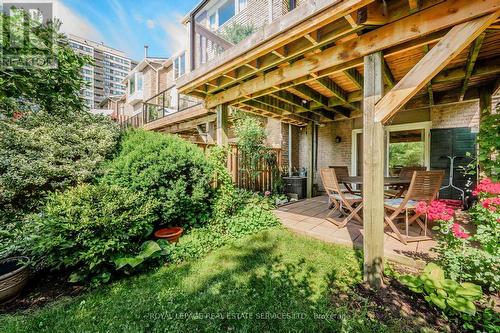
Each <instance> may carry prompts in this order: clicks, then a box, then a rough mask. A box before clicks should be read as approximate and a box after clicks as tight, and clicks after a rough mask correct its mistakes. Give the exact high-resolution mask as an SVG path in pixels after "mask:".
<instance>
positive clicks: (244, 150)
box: [234, 113, 281, 190]
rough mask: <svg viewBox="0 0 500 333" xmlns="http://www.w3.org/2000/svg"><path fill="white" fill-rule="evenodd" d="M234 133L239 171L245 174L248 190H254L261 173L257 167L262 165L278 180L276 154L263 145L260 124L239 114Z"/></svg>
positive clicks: (254, 118) (264, 137)
mask: <svg viewBox="0 0 500 333" xmlns="http://www.w3.org/2000/svg"><path fill="white" fill-rule="evenodd" d="M234 132H235V135H236V140H237V141H236V145H237V147H238V151H239V153H240V154H241V159H240V170H242V171H243V172H245V174H246V177H247V178H248V180H249V183H250V188H251V189H255V184H256V180H257V177H258V176H259V174H260V173H261V172H262V170H261V169H260V168H259V166H261V165H262V164H265V165H267V166H268V167H270V168H271V172H272V173H273V176H274V177H275V179H279V178H280V176H281V175H280V172H279V169H278V166H277V159H276V154H275V153H274V152H273V151H272V150H271V149H270V148H268V147H266V145H265V140H266V137H267V134H266V131H265V128H264V126H263V124H262V122H261V121H260V120H259V119H258V118H256V117H254V116H251V115H248V114H245V113H239V114H237V117H236V121H235V126H234ZM276 185H279V182H276ZM276 190H278V188H276Z"/></svg>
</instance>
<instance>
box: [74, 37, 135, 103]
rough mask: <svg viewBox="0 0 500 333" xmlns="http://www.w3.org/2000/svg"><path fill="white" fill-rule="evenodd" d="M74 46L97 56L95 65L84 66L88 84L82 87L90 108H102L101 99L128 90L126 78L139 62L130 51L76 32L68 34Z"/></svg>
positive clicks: (82, 51) (79, 51) (83, 69)
mask: <svg viewBox="0 0 500 333" xmlns="http://www.w3.org/2000/svg"><path fill="white" fill-rule="evenodd" d="M69 42H70V46H71V48H73V49H74V50H75V51H76V52H78V53H80V54H84V55H88V56H90V57H92V58H93V59H94V64H93V65H86V66H84V67H83V68H82V75H83V78H84V79H85V80H86V81H87V82H89V83H90V84H89V86H88V87H86V88H85V89H84V90H83V92H82V93H83V97H84V99H85V102H86V104H87V106H88V107H89V108H90V109H97V108H99V103H100V102H101V101H102V100H104V98H105V97H107V96H117V95H123V94H125V88H126V87H125V84H124V83H123V79H124V78H125V77H126V76H127V74H128V73H129V72H130V70H131V69H133V68H134V67H135V66H136V65H137V63H136V62H134V61H132V60H131V59H130V58H128V57H127V55H126V54H125V53H124V52H122V51H118V50H115V49H113V48H111V47H109V46H105V45H104V44H103V43H99V42H94V41H91V40H88V39H85V38H81V37H78V36H75V35H69Z"/></svg>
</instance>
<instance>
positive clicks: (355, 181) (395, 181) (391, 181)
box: [338, 176, 411, 198]
mask: <svg viewBox="0 0 500 333" xmlns="http://www.w3.org/2000/svg"><path fill="white" fill-rule="evenodd" d="M338 182H339V183H342V184H344V186H346V188H347V189H349V191H350V192H351V191H352V192H353V193H354V191H353V190H351V185H356V186H358V185H363V176H342V177H339V179H338ZM410 182H411V178H400V177H384V186H397V187H398V188H399V192H398V193H397V194H396V195H395V197H396V198H398V197H400V196H401V195H402V194H403V193H404V191H406V190H407V189H408V186H410Z"/></svg>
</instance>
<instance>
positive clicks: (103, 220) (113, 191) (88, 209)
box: [25, 184, 157, 280]
mask: <svg viewBox="0 0 500 333" xmlns="http://www.w3.org/2000/svg"><path fill="white" fill-rule="evenodd" d="M156 208H157V202H156V201H155V200H154V199H151V198H147V197H146V196H145V195H144V194H142V193H139V192H133V191H131V190H129V189H127V188H123V187H119V186H115V185H111V186H109V185H104V184H100V185H88V184H86V185H79V186H77V187H74V188H72V189H70V190H67V191H66V192H63V193H56V194H52V195H51V196H49V197H48V200H47V204H46V206H45V208H44V210H43V212H42V213H41V214H36V215H32V216H31V217H32V221H31V223H29V224H27V225H28V226H29V227H27V228H26V231H25V234H26V235H25V241H26V242H28V243H29V244H30V251H31V255H32V257H33V258H34V259H35V261H36V262H38V263H39V264H40V265H41V266H42V267H48V268H51V269H61V268H67V269H71V270H72V271H74V272H78V274H79V277H80V278H79V279H83V278H86V277H94V278H95V277H97V276H99V277H100V278H101V280H106V279H107V278H109V271H110V270H112V269H113V266H114V263H113V259H115V258H116V257H117V256H119V255H124V254H136V253H137V252H138V251H139V248H140V246H141V244H142V242H143V241H144V240H145V239H146V238H147V237H148V236H149V235H150V234H151V232H152V231H153V225H154V223H155V220H156V215H155V210H156ZM75 276H76V275H75ZM79 279H74V280H79Z"/></svg>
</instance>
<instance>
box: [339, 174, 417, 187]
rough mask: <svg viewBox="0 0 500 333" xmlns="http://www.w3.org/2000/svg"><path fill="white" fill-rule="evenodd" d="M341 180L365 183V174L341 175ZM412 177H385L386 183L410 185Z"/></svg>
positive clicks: (358, 183)
mask: <svg viewBox="0 0 500 333" xmlns="http://www.w3.org/2000/svg"><path fill="white" fill-rule="evenodd" d="M339 182H340V183H343V184H356V185H363V176H349V177H339ZM410 182H411V179H410V178H408V179H405V178H399V177H384V185H386V186H389V185H401V186H405V185H406V186H408V185H410Z"/></svg>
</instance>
